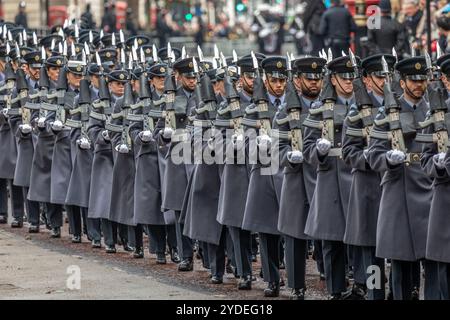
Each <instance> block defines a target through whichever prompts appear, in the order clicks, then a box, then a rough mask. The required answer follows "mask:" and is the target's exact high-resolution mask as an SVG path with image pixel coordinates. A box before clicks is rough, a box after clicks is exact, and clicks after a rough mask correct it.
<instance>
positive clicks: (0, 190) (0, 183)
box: [0, 179, 8, 217]
mask: <svg viewBox="0 0 450 320" xmlns="http://www.w3.org/2000/svg"><path fill="white" fill-rule="evenodd" d="M7 182H8V181H7V180H6V179H0V216H3V217H8V191H7V188H6V185H7Z"/></svg>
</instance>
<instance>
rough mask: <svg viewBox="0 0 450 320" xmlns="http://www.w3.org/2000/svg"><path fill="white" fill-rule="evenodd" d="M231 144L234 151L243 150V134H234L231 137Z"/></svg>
mask: <svg viewBox="0 0 450 320" xmlns="http://www.w3.org/2000/svg"><path fill="white" fill-rule="evenodd" d="M231 142H232V143H233V147H234V150H242V148H244V145H245V143H244V136H243V135H242V134H233V135H232V136H231Z"/></svg>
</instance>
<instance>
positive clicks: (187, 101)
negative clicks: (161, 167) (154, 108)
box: [158, 87, 195, 211]
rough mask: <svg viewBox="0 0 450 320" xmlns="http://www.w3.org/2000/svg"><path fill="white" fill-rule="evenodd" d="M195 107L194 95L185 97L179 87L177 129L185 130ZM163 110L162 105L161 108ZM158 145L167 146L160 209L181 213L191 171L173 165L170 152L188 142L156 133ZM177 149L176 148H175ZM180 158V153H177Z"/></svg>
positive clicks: (183, 166) (189, 167) (189, 168)
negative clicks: (170, 138) (191, 111)
mask: <svg viewBox="0 0 450 320" xmlns="http://www.w3.org/2000/svg"><path fill="white" fill-rule="evenodd" d="M194 106H195V95H194V94H192V95H191V96H190V97H187V95H186V93H185V92H184V90H183V89H182V88H181V87H180V88H178V89H177V92H176V97H175V108H176V109H177V111H176V116H175V117H176V123H177V129H184V128H186V124H187V122H188V119H187V118H188V115H189V114H190V110H191V108H193V107H194ZM162 108H164V105H163V106H162ZM158 143H160V144H161V145H169V150H168V151H167V153H166V157H165V160H166V168H165V171H164V177H163V180H164V182H163V184H162V187H163V189H162V208H163V209H164V210H176V211H181V209H182V206H183V200H184V195H185V192H186V188H187V185H188V177H189V175H190V172H191V170H192V168H193V167H192V165H185V164H175V163H174V162H173V161H172V158H171V152H172V151H173V150H174V148H175V147H176V146H178V145H179V144H180V143H187V144H188V146H190V140H188V141H187V142H174V143H171V141H170V140H166V139H164V138H163V136H162V134H160V133H158ZM177 148H178V147H177ZM179 155H180V156H182V151H180V153H179Z"/></svg>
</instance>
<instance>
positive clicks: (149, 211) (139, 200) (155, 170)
mask: <svg viewBox="0 0 450 320" xmlns="http://www.w3.org/2000/svg"><path fill="white" fill-rule="evenodd" d="M139 113H142V111H140V112H139ZM142 130H143V124H142V122H136V123H134V124H133V125H132V127H131V130H130V131H131V135H132V137H133V140H134V148H135V166H136V174H135V178H134V223H135V224H149V225H164V224H165V221H164V215H163V213H162V211H161V178H160V171H159V170H160V168H159V165H158V154H159V153H158V143H157V142H156V140H152V141H149V142H144V141H142V140H141V139H140V138H139V136H138V134H139V132H141V131H142ZM154 134H155V133H154Z"/></svg>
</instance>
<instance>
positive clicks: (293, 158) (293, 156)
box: [287, 150, 303, 164]
mask: <svg viewBox="0 0 450 320" xmlns="http://www.w3.org/2000/svg"><path fill="white" fill-rule="evenodd" d="M287 159H288V161H289V162H290V163H294V164H298V163H302V162H303V153H302V152H301V151H299V150H295V151H289V152H288V153H287Z"/></svg>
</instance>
